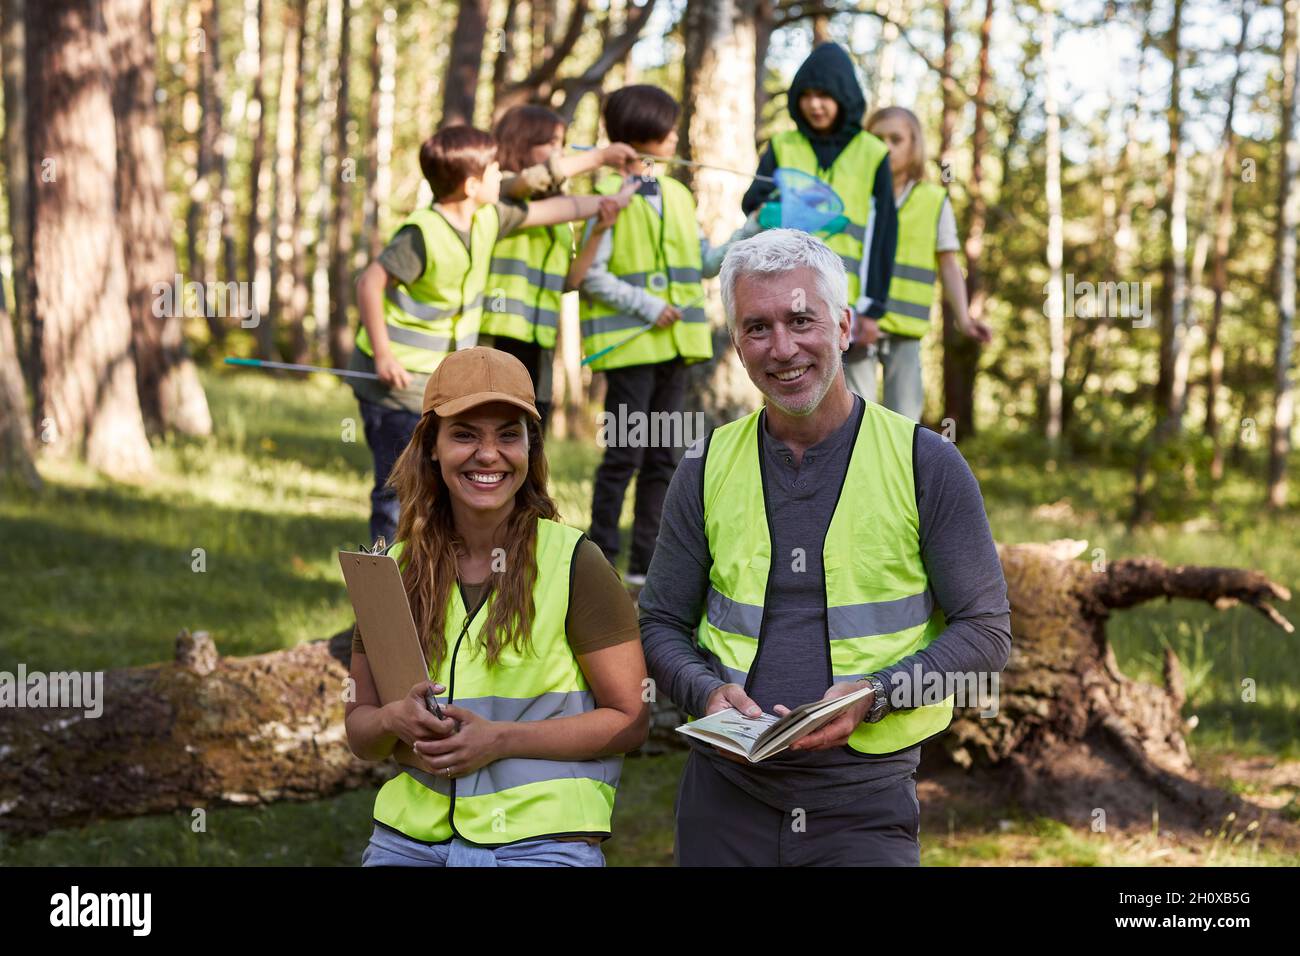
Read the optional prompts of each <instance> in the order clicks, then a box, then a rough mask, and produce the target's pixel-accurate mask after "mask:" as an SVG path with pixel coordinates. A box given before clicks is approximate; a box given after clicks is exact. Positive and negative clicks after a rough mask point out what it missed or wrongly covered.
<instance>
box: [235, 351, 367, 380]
mask: <svg viewBox="0 0 1300 956" xmlns="http://www.w3.org/2000/svg"><path fill="white" fill-rule="evenodd" d="M226 364H227V365H238V366H242V367H244V368H275V369H283V370H284V371H286V372H325V373H326V374H327V375H341V376H343V377H345V378H371V379H378V378H379V376H378V375H376V374H375V373H374V372H356V371H353V370H352V369H348V368H325V367H323V366H320V365H295V364H293V363H292V362H265V361H263V360H262V359H249V358H235V357H234V356H233V355H227V356H226Z"/></svg>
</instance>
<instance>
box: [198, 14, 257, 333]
mask: <svg viewBox="0 0 1300 956" xmlns="http://www.w3.org/2000/svg"><path fill="white" fill-rule="evenodd" d="M220 6H221V4H220V0H214V2H213V3H212V6H211V8H210V10H211V23H210V26H209V27H208V56H209V57H210V62H211V69H212V73H211V80H212V82H211V84H210V90H211V100H210V103H209V105H210V107H211V109H209V110H206V111H205V112H204V118H205V120H207V121H208V122H210V123H211V124H212V129H211V130H210V131H209V132H208V135H209V136H210V137H211V142H212V162H213V166H214V167H215V170H214V171H215V176H216V190H215V191H214V195H213V200H212V201H211V202H210V203H209V204H208V243H207V249H206V253H207V256H208V266H207V268H206V274H207V277H208V280H209V282H211V281H212V280H213V279H214V278H215V279H216V281H217V282H220V283H230V282H237V281H238V280H239V262H238V259H237V258H236V255H235V194H234V191H233V190H232V189H231V188H230V158H231V156H232V155H233V154H234V151H235V139H234V135H233V134H232V132H231V121H230V120H229V119H228V118H227V116H226V102H227V96H226V66H225V63H224V62H223V61H222V59H221V17H220ZM218 254H219V255H220V258H218ZM227 288H233V287H232V286H227ZM210 293H211V294H212V297H213V298H214V299H215V302H214V303H213V305H212V307H211V309H214V310H219V311H218V314H217V318H218V319H223V318H224V319H227V320H229V319H234V320H235V321H236V323H237V324H239V325H240V326H241V327H242V326H243V324H244V321H245V320H246V319H247V318H248V314H247V313H246V312H245V311H243V310H244V308H245V303H247V307H248V308H249V309H250V311H251V305H252V304H251V302H248V300H247V298H246V297H245V296H242V295H241V296H239V297H238V298H237V299H236V300H235V304H232V301H231V296H229V295H226V296H225V303H224V304H223V303H222V301H221V294H220V293H219V292H218V291H217V289H216V287H215V286H214V287H213V288H212V289H211V290H210ZM222 313H224V314H222ZM226 325H228V323H226Z"/></svg>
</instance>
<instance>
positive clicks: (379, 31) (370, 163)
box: [361, 4, 397, 259]
mask: <svg viewBox="0 0 1300 956" xmlns="http://www.w3.org/2000/svg"><path fill="white" fill-rule="evenodd" d="M396 22H397V12H396V11H395V10H394V9H393V8H392V7H391V6H388V5H386V4H377V5H376V6H375V17H374V29H373V34H374V43H373V45H372V46H371V49H370V107H369V116H370V135H369V136H368V137H367V138H366V168H367V169H368V170H369V173H370V175H369V176H368V177H367V182H366V198H365V209H364V211H363V214H362V217H361V218H362V226H361V234H362V235H363V236H365V237H366V239H365V242H366V246H367V248H366V251H367V252H368V255H369V258H370V259H373V258H375V257H376V256H378V255H379V253H380V251H381V250H382V249H383V248H384V242H385V239H386V236H385V235H384V231H383V215H382V211H383V209H384V206H385V204H386V203H387V202H388V197H389V194H390V193H391V192H392V188H393V173H392V160H393V112H394V111H393V105H394V103H393V91H394V89H395V82H396V78H395V71H396V66H397V47H396V44H395V42H394V40H393V27H394V24H395V23H396Z"/></svg>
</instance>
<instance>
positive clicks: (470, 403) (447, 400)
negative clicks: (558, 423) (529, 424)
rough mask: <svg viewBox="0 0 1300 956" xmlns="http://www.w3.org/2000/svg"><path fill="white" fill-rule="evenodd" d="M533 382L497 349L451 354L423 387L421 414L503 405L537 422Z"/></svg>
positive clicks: (517, 363) (510, 357) (514, 360)
mask: <svg viewBox="0 0 1300 956" xmlns="http://www.w3.org/2000/svg"><path fill="white" fill-rule="evenodd" d="M535 401H536V396H535V395H534V394H533V380H532V379H531V378H530V377H529V375H528V369H526V368H524V363H523V362H521V361H519V359H517V358H515V357H514V356H513V355H510V354H508V353H506V352H502V351H500V350H499V349H490V348H484V347H483V346H476V347H475V348H472V349H462V350H459V351H456V352H452V353H451V354H450V355H448V356H447V357H446V358H445V359H443V360H442V361H441V362H439V363H438V367H437V368H436V369H434V370H433V374H431V375H430V376H429V381H428V382H427V383H426V384H425V386H424V408H423V411H424V413H426V414H427V413H428V412H430V411H432V412H434V413H435V414H437V416H438V417H439V418H446V417H448V416H450V415H459V414H460V413H461V412H463V411H465V409H467V408H473V407H474V406H475V405H486V404H487V403H488V402H506V403H507V404H510V405H514V406H516V407H517V408H522V409H523V410H524V411H526V412H527V413H528V414H529V415H531V416H532V417H533V418H534V419H536V420H537V421H541V418H542V416H541V415H539V414H537V406H536V405H535V404H534V402H535Z"/></svg>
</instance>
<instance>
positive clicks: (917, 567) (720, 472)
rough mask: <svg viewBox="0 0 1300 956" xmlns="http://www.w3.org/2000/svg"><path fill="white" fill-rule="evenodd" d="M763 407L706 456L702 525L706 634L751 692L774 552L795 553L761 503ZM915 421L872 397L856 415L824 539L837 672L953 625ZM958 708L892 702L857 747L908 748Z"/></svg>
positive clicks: (865, 669)
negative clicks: (777, 545)
mask: <svg viewBox="0 0 1300 956" xmlns="http://www.w3.org/2000/svg"><path fill="white" fill-rule="evenodd" d="M761 412H762V409H759V411H756V412H753V413H751V414H749V415H747V416H745V417H744V418H741V419H738V420H736V421H734V422H731V423H729V424H727V425H723V426H722V427H721V428H718V429H717V430H716V431H715V432H714V433H713V435H712V437H711V439H710V441H709V444H708V447H707V449H706V451H705V455H706V458H705V462H704V530H705V534H706V536H707V538H708V542H709V554H710V555H712V557H713V566H712V567H711V568H710V569H709V591H708V597H707V599H706V602H705V608H704V612H703V614H702V615H701V617H700V622H699V628H698V631H697V637H698V640H699V645H700V647H701V649H703V651H704V652H705V656H706V657H707V658H708V659H709V661H710V663H711V665H712V666H713V668H714V670H715V671H716V672H717V673H718V675H719V676H720V677H722V678H723V679H724V680H726V681H728V682H732V683H737V684H741V685H742V686H744V687H745V688H746V690H748V689H749V687H750V685H751V683H752V681H753V677H754V673H755V671H756V669H757V666H759V665H760V664H761V660H759V658H761V653H760V652H761V648H762V641H763V629H764V626H765V623H766V616H765V614H764V610H763V604H764V599H765V595H766V592H767V583H768V576H769V573H770V569H771V566H772V562H773V560H782V561H784V560H787V558H786V556H784V555H777V556H774V555H773V554H772V541H771V538H770V537H769V534H768V523H767V521H765V520H763V517H762V516H761V515H757V514H756V510H755V506H756V504H758V503H762V504H763V506H764V507H765V506H766V500H765V496H764V493H763V476H762V472H761V470H760V469H761V468H762V465H761V463H760V459H759V438H760V436H759V434H758V429H759V428H761V427H763V426H762V422H761V418H760V415H761ZM915 428H916V423H915V422H913V421H912V420H911V419H908V418H904V417H903V416H902V415H899V414H897V413H895V412H891V411H890V410H889V409H887V408H885V407H884V406H882V405H877V404H876V403H875V402H865V403H864V408H863V411H862V413H861V417H860V418H859V420H858V421H857V423H856V429H855V431H856V438H855V440H854V444H853V450H852V452H851V454H850V458H849V465H848V469H847V473H846V475H845V478H844V487H843V488H841V493H840V495H839V501H838V503H837V504H836V506H835V513H834V515H833V516H832V518H831V523H830V527H829V528H828V529H827V532H826V541H825V544H824V546H823V548H822V566H823V568H824V576H825V587H826V640H827V642H828V644H829V657H830V665H831V673H832V675H833V676H832V681H833V682H839V681H854V680H857V679H858V678H860V677H865V676H866V675H868V674H872V673H875V672H876V671H879V670H882V669H883V668H886V667H888V666H889V665H891V664H895V663H897V662H898V661H900V660H902V659H903V658H904V657H907V656H908V655H910V654H914V653H916V652H917V651H919V650H921V649H922V648H924V647H926V646H927V645H928V644H929V643H930V642H931V641H932V640H934V638H935V637H936V636H938V635H939V634H940V633H941V632H942V631H943V629H944V616H943V611H942V610H941V609H940V608H939V607H938V606H937V605H936V604H935V603H934V598H933V596H932V595H931V593H930V588H929V578H928V576H927V575H926V571H925V564H924V563H923V562H922V560H921V543H920V537H919V534H920V518H919V515H918V513H917V509H916V492H915V488H914V485H913V482H912V441H913V431H914V429H915ZM866 489H870V494H866V493H864V492H865V490H866ZM810 666H815V663H814V662H810ZM952 708H953V698H952V697H951V696H950V697H948V698H947V699H945V700H944V701H942V702H941V703H937V704H929V705H924V706H921V707H916V708H911V709H905V710H895V711H892V712H891V713H889V714H887V715H886V716H885V717H884V718H883V719H882V720H880V721H878V722H876V723H874V724H869V723H865V722H864V723H861V724H859V725H858V728H857V730H855V731H854V732H853V735H852V736H851V737H850V738H849V743H848V746H849V748H850V750H851V751H853V752H857V753H862V754H887V753H895V752H898V751H900V750H906V749H907V748H909V747H913V746H915V745H916V744H919V743H921V742H922V741H924V740H927V739H928V738H930V737H933V736H935V735H936V734H938V733H941V732H942V731H943V730H944V729H945V728H947V726H948V724H949V722H950V721H951V720H952Z"/></svg>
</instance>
